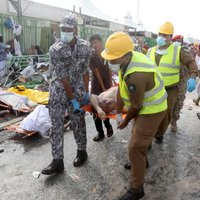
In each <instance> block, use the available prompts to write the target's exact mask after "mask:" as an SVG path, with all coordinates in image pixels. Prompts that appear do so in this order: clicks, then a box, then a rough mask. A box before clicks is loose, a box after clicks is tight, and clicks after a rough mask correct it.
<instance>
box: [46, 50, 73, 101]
mask: <svg viewBox="0 0 200 200" xmlns="http://www.w3.org/2000/svg"><path fill="white" fill-rule="evenodd" d="M49 55H50V62H51V67H52V70H53V71H55V75H56V77H57V78H58V79H59V80H60V81H61V83H62V84H63V86H64V89H65V92H66V94H67V96H68V97H69V98H70V100H72V99H74V95H73V93H72V87H71V84H70V83H69V80H68V78H67V75H68V69H67V66H65V63H64V62H62V61H61V60H60V56H59V52H58V51H55V50H54V49H52V50H50V52H49Z"/></svg>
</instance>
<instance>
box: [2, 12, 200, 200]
mask: <svg viewBox="0 0 200 200" xmlns="http://www.w3.org/2000/svg"><path fill="white" fill-rule="evenodd" d="M60 35H61V38H60V39H58V40H57V41H56V42H55V43H54V44H53V45H52V46H51V47H50V50H49V56H50V71H51V75H52V79H51V84H50V88H49V114H50V118H51V122H52V126H51V130H50V143H51V150H52V157H53V159H52V162H51V163H50V164H49V166H47V167H46V168H44V169H43V170H42V173H43V174H45V175H51V174H55V173H62V172H63V171H64V162H63V159H64V151H63V145H64V118H65V111H66V109H67V111H68V114H69V117H70V120H71V126H72V130H73V134H74V138H75V141H76V144H77V154H76V157H75V159H74V161H73V165H74V167H79V166H82V165H83V164H84V163H85V162H86V160H87V157H88V154H87V133H86V121H85V112H84V111H83V109H82V108H81V107H82V106H85V105H88V104H91V106H92V113H93V120H94V124H95V127H96V131H97V135H96V136H95V137H94V138H93V141H95V142H99V141H101V140H103V139H104V138H105V133H104V127H103V124H104V126H105V129H106V136H107V137H111V136H112V135H113V133H114V132H113V128H112V124H111V123H110V120H109V118H108V114H109V113H110V112H111V111H113V110H115V111H116V112H115V114H116V123H117V128H118V129H120V130H122V129H124V128H125V127H127V125H128V124H129V123H130V122H131V121H133V120H134V123H133V128H132V129H131V130H130V132H131V137H130V141H129V145H128V150H129V151H128V155H129V161H130V162H129V163H128V165H129V167H128V168H130V169H131V181H130V189H129V190H128V191H127V192H126V193H125V194H124V195H123V196H121V197H120V198H119V199H120V200H138V199H141V198H143V197H144V196H145V193H144V177H145V170H146V167H147V166H148V160H147V157H148V155H147V152H148V148H150V147H151V144H152V141H153V140H154V139H155V142H156V143H157V144H161V143H162V142H163V139H164V134H165V132H166V130H167V128H168V127H169V125H170V124H171V130H172V131H174V132H176V131H177V123H176V122H177V120H178V119H179V118H180V110H181V108H182V107H183V102H184V99H185V94H186V92H192V91H194V90H195V88H196V84H197V83H196V80H197V77H198V73H199V71H198V70H200V46H199V45H198V46H194V48H193V46H190V47H188V46H186V45H185V44H184V42H183V36H181V35H177V36H173V35H174V27H173V24H172V23H170V22H166V23H164V24H162V25H161V27H160V29H159V32H158V37H157V40H156V42H157V45H156V46H155V47H152V48H149V49H148V51H147V52H146V51H145V53H144V52H143V53H142V52H139V50H138V51H135V50H134V43H133V41H132V39H131V37H130V36H129V35H128V34H127V33H124V32H115V33H113V34H112V35H110V37H109V38H108V39H107V41H106V43H105V48H104V47H103V43H102V39H101V36H100V35H97V34H95V35H92V36H91V38H90V43H89V42H87V41H85V40H83V39H81V38H79V37H78V35H77V18H76V16H75V15H74V14H70V15H69V16H66V18H65V19H64V20H63V21H62V23H61V24H60ZM1 41H2V40H1ZM1 41H0V42H1ZM0 45H1V46H0V48H1V49H3V48H4V47H2V45H3V44H2V42H1V43H0ZM1 49H0V52H1ZM36 50H37V49H36V48H34V46H32V48H31V49H30V54H32V53H35V52H36ZM145 54H146V55H145ZM4 57H5V55H4V56H2V57H0V59H1V60H0V62H1V61H2V60H3V59H4ZM90 70H91V72H92V81H91V94H90V91H89V73H90ZM112 73H118V77H119V84H118V85H115V86H114V85H113V81H112ZM193 101H194V103H195V104H196V105H198V104H199V101H200V86H198V96H197V98H196V99H194V100H193ZM124 112H125V113H126V116H125V118H123V117H122V114H123V113H124ZM199 115H200V114H198V116H199ZM126 166H127V165H126Z"/></svg>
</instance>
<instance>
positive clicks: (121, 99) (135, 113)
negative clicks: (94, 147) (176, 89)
mask: <svg viewBox="0 0 200 200" xmlns="http://www.w3.org/2000/svg"><path fill="white" fill-rule="evenodd" d="M133 49H134V45H133V42H132V39H131V37H130V36H129V35H127V34H126V33H123V32H115V33H113V34H112V35H111V36H110V37H109V38H108V39H107V41H106V44H105V50H104V51H103V52H102V53H101V56H102V57H103V58H104V59H106V60H108V64H109V67H110V69H111V70H112V71H115V72H116V71H119V73H118V74H119V89H118V96H117V123H118V128H119V129H124V128H125V127H126V126H127V125H128V123H129V122H130V121H131V120H132V119H134V120H135V122H134V126H133V129H132V135H131V138H130V141H129V159H130V161H131V184H130V189H129V190H128V191H127V193H126V194H124V195H123V196H122V197H121V198H120V200H137V199H141V198H142V197H144V195H145V194H144V189H143V184H144V175H145V168H146V157H147V150H148V146H149V145H150V144H151V142H152V140H153V138H154V136H155V133H156V131H157V129H158V127H159V124H160V122H161V121H162V119H163V118H164V116H165V113H166V109H167V100H166V99H167V93H166V91H165V89H164V83H163V81H162V77H161V75H160V73H159V72H158V70H157V68H156V67H155V64H154V63H153V62H152V61H151V60H150V59H148V57H146V56H145V55H144V54H142V53H140V52H136V51H133ZM124 105H125V106H127V107H128V111H127V115H126V117H125V119H124V120H122V117H121V116H122V114H121V113H122V109H123V107H124Z"/></svg>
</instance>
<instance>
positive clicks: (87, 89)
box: [83, 72, 89, 93]
mask: <svg viewBox="0 0 200 200" xmlns="http://www.w3.org/2000/svg"><path fill="white" fill-rule="evenodd" d="M83 82H84V86H85V91H86V93H88V92H89V73H88V72H87V73H85V74H83Z"/></svg>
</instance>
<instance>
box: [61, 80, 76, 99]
mask: <svg viewBox="0 0 200 200" xmlns="http://www.w3.org/2000/svg"><path fill="white" fill-rule="evenodd" d="M60 81H61V83H62V84H63V86H64V88H65V92H66V94H67V96H68V97H69V98H70V100H72V99H74V95H73V92H72V88H71V84H70V83H69V81H68V79H67V78H66V77H64V78H62V79H61V80H60Z"/></svg>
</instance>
